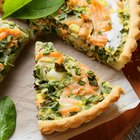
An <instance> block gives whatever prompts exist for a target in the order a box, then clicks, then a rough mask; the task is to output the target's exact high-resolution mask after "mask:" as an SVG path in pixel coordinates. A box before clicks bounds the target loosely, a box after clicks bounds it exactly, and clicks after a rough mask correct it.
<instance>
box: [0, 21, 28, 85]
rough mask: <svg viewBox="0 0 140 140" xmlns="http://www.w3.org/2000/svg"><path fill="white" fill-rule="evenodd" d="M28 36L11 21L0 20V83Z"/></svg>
mask: <svg viewBox="0 0 140 140" xmlns="http://www.w3.org/2000/svg"><path fill="white" fill-rule="evenodd" d="M28 38H29V35H28V34H27V33H26V32H25V31H23V29H21V28H20V27H19V26H18V25H16V24H15V23H14V22H12V21H7V20H1V19H0V82H1V81H2V80H3V78H4V76H5V75H6V74H7V72H8V70H9V69H10V67H11V66H13V62H14V60H15V59H16V57H17V55H18V54H19V52H20V51H21V50H22V48H23V47H24V45H25V44H26V43H27V41H28Z"/></svg>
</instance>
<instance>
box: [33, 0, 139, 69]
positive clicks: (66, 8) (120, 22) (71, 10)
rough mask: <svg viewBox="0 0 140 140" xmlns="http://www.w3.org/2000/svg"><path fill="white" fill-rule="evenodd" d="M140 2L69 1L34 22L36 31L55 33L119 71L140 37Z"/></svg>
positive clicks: (111, 0) (114, 0)
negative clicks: (52, 12)
mask: <svg viewBox="0 0 140 140" xmlns="http://www.w3.org/2000/svg"><path fill="white" fill-rule="evenodd" d="M139 2H140V0H65V4H64V5H63V6H62V7H61V8H60V9H59V10H58V11H57V12H55V13H54V14H52V15H51V16H48V17H44V18H42V19H36V20H32V21H31V25H32V29H33V30H34V32H40V33H43V32H55V33H56V34H57V35H58V36H59V37H61V38H62V39H63V40H64V41H65V42H67V43H68V44H71V45H72V46H74V47H75V48H76V49H77V50H79V51H82V52H84V53H86V54H87V55H88V56H90V57H91V58H94V59H96V60H98V61H99V62H103V63H105V64H107V65H109V66H111V67H113V68H115V69H117V70H120V69H122V68H123V67H124V66H125V64H126V63H127V62H129V61H130V59H131V56H132V52H133V51H134V50H135V49H136V47H137V42H136V41H137V40H138V39H139V38H140V31H139V25H140V16H139V14H140V8H139Z"/></svg>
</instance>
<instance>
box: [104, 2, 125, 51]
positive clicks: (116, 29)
mask: <svg viewBox="0 0 140 140" xmlns="http://www.w3.org/2000/svg"><path fill="white" fill-rule="evenodd" d="M107 3H108V4H109V5H110V6H111V7H112V9H113V11H114V13H112V14H111V22H112V30H110V31H108V32H105V34H106V35H107V38H108V40H109V44H110V45H109V46H110V47H111V48H114V49H117V48H118V47H119V46H120V44H121V42H122V40H121V33H120V31H121V30H122V29H123V25H122V24H121V23H120V21H119V20H120V19H119V17H118V11H117V9H118V6H117V3H116V2H114V0H107Z"/></svg>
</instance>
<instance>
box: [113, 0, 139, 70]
mask: <svg viewBox="0 0 140 140" xmlns="http://www.w3.org/2000/svg"><path fill="white" fill-rule="evenodd" d="M128 2H129V11H130V21H129V34H128V37H127V39H126V43H125V45H124V48H123V52H122V53H121V55H120V57H119V59H118V60H117V61H116V62H115V63H114V64H112V65H111V66H112V67H114V68H115V69H117V70H120V69H122V68H123V67H124V66H125V64H126V63H127V62H129V61H130V60H131V57H132V53H133V52H134V51H135V50H136V48H137V40H139V39H140V7H139V6H140V0H128Z"/></svg>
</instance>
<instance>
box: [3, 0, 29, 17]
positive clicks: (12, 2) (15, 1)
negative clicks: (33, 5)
mask: <svg viewBox="0 0 140 140" xmlns="http://www.w3.org/2000/svg"><path fill="white" fill-rule="evenodd" d="M31 1H32V0H5V2H4V5H3V10H4V16H3V17H2V18H3V19H4V18H6V17H8V16H9V15H11V14H12V13H14V12H15V11H17V10H19V9H20V8H22V7H23V6H25V5H26V4H27V3H29V2H31Z"/></svg>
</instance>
